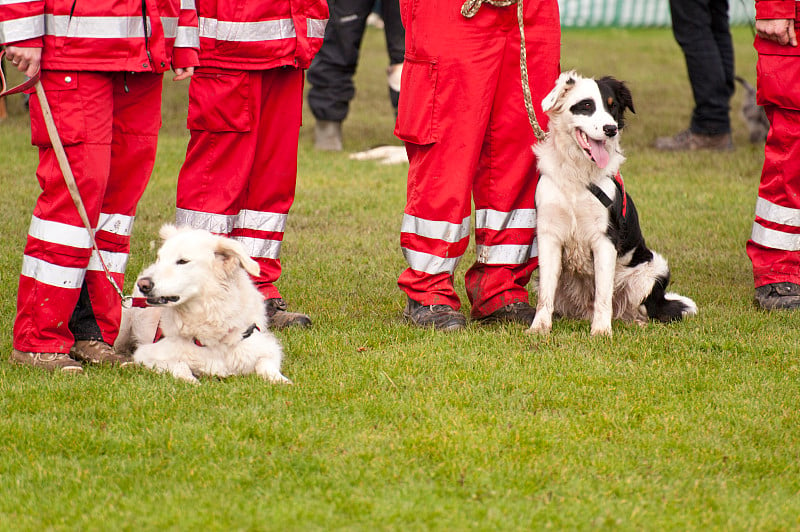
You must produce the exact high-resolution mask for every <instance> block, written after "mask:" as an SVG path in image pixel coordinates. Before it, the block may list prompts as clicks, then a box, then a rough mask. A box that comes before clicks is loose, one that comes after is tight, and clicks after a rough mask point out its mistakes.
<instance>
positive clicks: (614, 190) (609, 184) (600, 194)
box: [589, 172, 628, 218]
mask: <svg viewBox="0 0 800 532" xmlns="http://www.w3.org/2000/svg"><path fill="white" fill-rule="evenodd" d="M589 191H590V192H591V193H592V194H594V197H596V198H597V199H598V200H599V201H600V203H602V204H603V206H604V207H605V208H606V209H610V208H611V206H612V205H613V204H614V199H612V198H617V197H618V198H622V213H621V214H622V217H623V218H625V217H626V216H627V215H628V197H627V194H625V183H624V182H623V181H622V174H620V173H619V172H617V175H615V176H614V179H604V180H603V181H602V182H601V183H600V184H596V183H592V184H591V185H589Z"/></svg>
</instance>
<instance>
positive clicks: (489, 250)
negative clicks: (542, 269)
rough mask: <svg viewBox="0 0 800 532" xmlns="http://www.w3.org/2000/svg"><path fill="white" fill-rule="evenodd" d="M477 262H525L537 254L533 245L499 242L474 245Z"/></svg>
mask: <svg viewBox="0 0 800 532" xmlns="http://www.w3.org/2000/svg"><path fill="white" fill-rule="evenodd" d="M475 251H476V253H477V255H478V262H480V263H481V264H497V265H500V264H525V263H527V262H528V260H530V259H531V257H535V256H536V255H537V252H536V249H535V247H534V246H533V245H530V246H526V245H511V244H500V245H496V246H483V245H481V246H476V247H475Z"/></svg>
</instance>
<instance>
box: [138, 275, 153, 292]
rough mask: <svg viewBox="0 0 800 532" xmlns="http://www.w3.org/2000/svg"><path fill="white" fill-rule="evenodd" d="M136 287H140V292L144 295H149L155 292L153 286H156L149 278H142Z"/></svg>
mask: <svg viewBox="0 0 800 532" xmlns="http://www.w3.org/2000/svg"><path fill="white" fill-rule="evenodd" d="M136 286H138V287H139V290H140V291H141V292H142V293H143V294H149V293H150V292H152V291H153V286H154V285H153V280H152V279H150V278H149V277H142V278H141V279H139V280H138V281H136Z"/></svg>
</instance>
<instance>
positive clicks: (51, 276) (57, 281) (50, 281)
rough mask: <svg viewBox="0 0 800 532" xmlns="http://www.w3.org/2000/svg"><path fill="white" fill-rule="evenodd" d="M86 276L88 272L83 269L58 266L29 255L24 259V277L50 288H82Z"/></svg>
mask: <svg viewBox="0 0 800 532" xmlns="http://www.w3.org/2000/svg"><path fill="white" fill-rule="evenodd" d="M85 274H86V271H85V270H84V269H83V268H68V267H66V266H57V265H55V264H51V263H49V262H46V261H43V260H41V259H37V258H35V257H29V256H28V255H24V256H23V257H22V275H24V276H25V277H30V278H32V279H35V280H36V281H38V282H40V283H44V284H47V285H50V286H55V287H58V288H69V289H75V288H80V287H81V285H82V284H83V278H84V275H85Z"/></svg>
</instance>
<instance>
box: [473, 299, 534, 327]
mask: <svg viewBox="0 0 800 532" xmlns="http://www.w3.org/2000/svg"><path fill="white" fill-rule="evenodd" d="M534 316H536V308H535V307H532V306H530V305H529V304H528V303H525V302H524V301H517V302H516V303H511V304H510V305H506V306H505V307H500V308H499V309H497V310H495V311H494V312H492V313H491V314H489V315H488V316H484V317H482V318H477V319H476V320H475V321H477V322H479V323H481V324H490V323H521V324H522V325H525V326H526V327H530V326H531V323H533V317H534Z"/></svg>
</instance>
